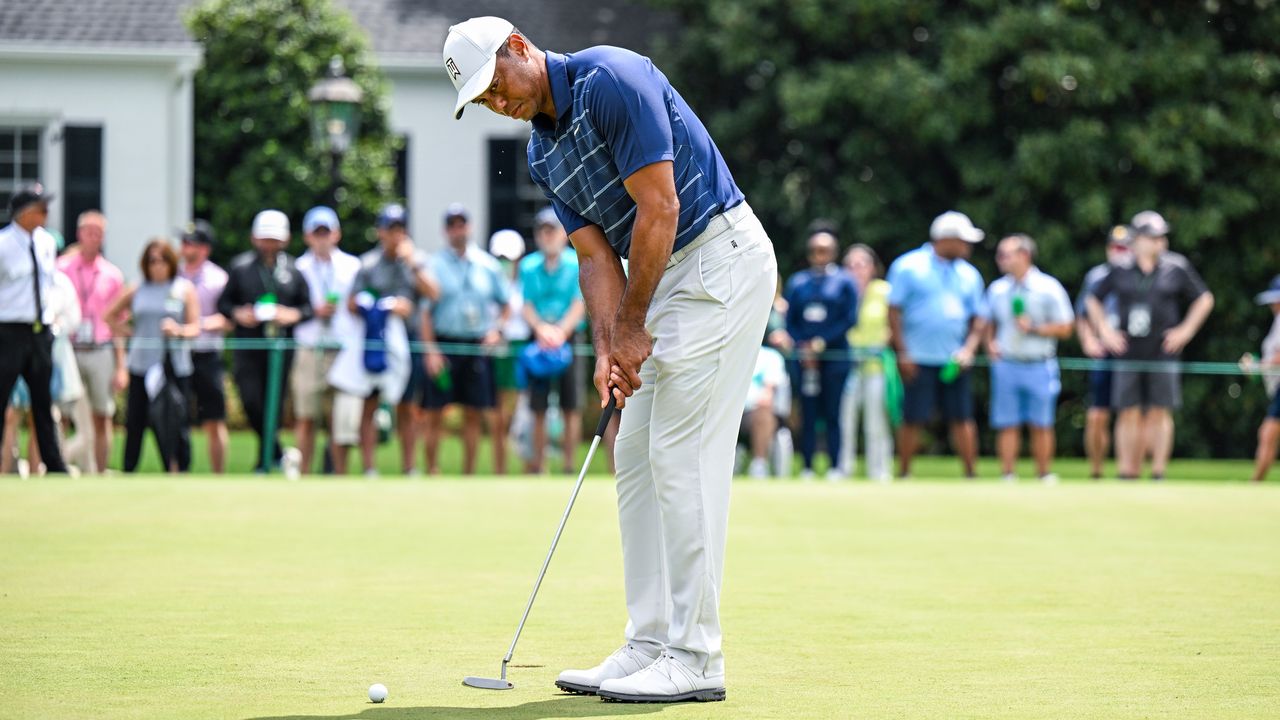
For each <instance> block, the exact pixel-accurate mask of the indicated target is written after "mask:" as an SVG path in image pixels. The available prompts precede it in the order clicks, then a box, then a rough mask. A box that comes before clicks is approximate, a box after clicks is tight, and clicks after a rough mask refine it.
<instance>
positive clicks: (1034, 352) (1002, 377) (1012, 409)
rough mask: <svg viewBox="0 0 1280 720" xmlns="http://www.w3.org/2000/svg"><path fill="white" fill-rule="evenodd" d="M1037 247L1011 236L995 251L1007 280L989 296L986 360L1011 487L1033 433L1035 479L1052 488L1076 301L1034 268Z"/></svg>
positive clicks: (1003, 461)
mask: <svg viewBox="0 0 1280 720" xmlns="http://www.w3.org/2000/svg"><path fill="white" fill-rule="evenodd" d="M1035 254H1036V242H1035V240H1032V239H1031V238H1030V237H1029V236H1027V235H1022V234H1016V235H1010V236H1008V237H1006V238H1004V239H1003V240H1001V241H1000V244H999V245H998V246H997V247H996V264H997V265H999V266H1000V269H1001V270H1002V271H1004V273H1005V275H1004V277H1001V278H1000V279H998V280H996V281H995V282H993V283H991V287H990V288H988V289H987V303H986V304H987V310H988V313H989V315H988V320H989V325H988V326H987V354H988V355H989V356H990V357H991V361H992V362H991V427H993V428H995V429H996V432H997V435H996V453H997V454H998V455H999V456H1000V470H1001V472H1002V473H1003V475H1004V479H1005V481H1006V482H1012V481H1014V480H1016V479H1017V477H1016V475H1014V464H1015V463H1016V462H1017V460H1018V454H1019V451H1020V449H1019V444H1020V442H1021V438H1020V436H1019V432H1018V428H1019V426H1020V425H1026V426H1027V432H1028V434H1030V436H1031V454H1032V455H1033V456H1034V457H1035V461H1036V473H1037V475H1038V476H1039V477H1040V480H1041V481H1042V482H1044V483H1046V484H1051V483H1054V482H1057V479H1058V478H1057V476H1056V475H1054V474H1053V473H1052V472H1050V470H1049V466H1050V463H1051V462H1053V445H1054V437H1053V422H1054V418H1055V416H1056V414H1057V413H1056V410H1057V407H1058V393H1059V392H1060V391H1061V390H1062V380H1061V378H1060V377H1059V374H1058V341H1059V340H1064V339H1066V338H1069V337H1071V327H1072V322H1073V321H1074V319H1075V315H1074V313H1073V312H1072V311H1071V298H1070V297H1068V296H1067V291H1066V289H1065V288H1063V287H1062V283H1060V282H1058V281H1057V280H1056V279H1054V278H1053V277H1051V276H1049V275H1047V274H1045V273H1043V272H1041V271H1040V268H1037V267H1036V266H1035V265H1034V264H1032V262H1033V260H1034V258H1035Z"/></svg>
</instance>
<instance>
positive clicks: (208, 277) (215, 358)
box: [178, 220, 231, 474]
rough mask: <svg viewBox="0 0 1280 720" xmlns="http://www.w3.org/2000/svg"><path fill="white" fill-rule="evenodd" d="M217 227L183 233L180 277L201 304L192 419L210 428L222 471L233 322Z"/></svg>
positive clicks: (197, 224) (212, 460) (200, 225)
mask: <svg viewBox="0 0 1280 720" xmlns="http://www.w3.org/2000/svg"><path fill="white" fill-rule="evenodd" d="M213 243H214V235H213V227H212V226H211V225H209V223H207V222H205V221H204V220H196V221H194V222H192V223H190V224H189V225H187V227H186V229H185V230H183V233H182V247H181V253H182V267H180V268H179V269H178V275H179V276H181V277H182V278H184V279H185V280H187V282H189V283H191V284H192V286H194V287H195V289H196V299H197V300H199V301H200V335H199V336H198V337H197V338H196V339H195V340H194V341H193V342H192V343H191V368H192V373H191V394H192V396H193V397H194V399H195V408H194V410H195V412H194V413H193V414H192V417H193V418H194V419H195V421H196V423H197V424H199V425H200V426H202V427H203V428H204V433H205V437H206V438H207V439H208V445H209V469H210V470H211V471H212V472H215V473H219V474H220V473H222V472H224V471H225V470H226V467H227V397H226V389H225V388H224V387H223V382H224V380H223V369H222V348H223V342H222V336H223V335H224V334H225V333H226V332H227V331H228V330H230V329H231V322H230V321H229V320H227V318H226V317H224V316H223V315H222V313H219V312H218V298H219V297H221V296H222V291H223V289H225V288H226V286H227V273H226V271H225V270H223V269H222V268H220V267H218V266H217V265H215V264H214V263H213V261H211V260H209V253H210V252H212V250H213Z"/></svg>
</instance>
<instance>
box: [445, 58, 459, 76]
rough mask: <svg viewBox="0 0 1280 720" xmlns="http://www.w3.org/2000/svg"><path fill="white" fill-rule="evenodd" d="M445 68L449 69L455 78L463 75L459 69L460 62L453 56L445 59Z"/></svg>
mask: <svg viewBox="0 0 1280 720" xmlns="http://www.w3.org/2000/svg"><path fill="white" fill-rule="evenodd" d="M444 69H445V70H448V71H449V75H450V76H452V78H453V79H454V80H457V79H458V77H459V76H461V75H462V71H461V70H459V69H458V63H456V62H454V61H453V58H449V59H448V60H445V61H444Z"/></svg>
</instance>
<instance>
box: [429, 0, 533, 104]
mask: <svg viewBox="0 0 1280 720" xmlns="http://www.w3.org/2000/svg"><path fill="white" fill-rule="evenodd" d="M515 29H516V26H515V25H512V24H511V22H510V21H509V20H503V19H502V18H500V17H493V16H485V17H475V18H471V19H470V20H467V21H465V22H460V23H458V24H457V25H454V26H452V27H450V28H449V34H448V35H447V36H446V37H445V39H444V70H445V72H446V73H448V74H449V79H450V80H452V81H453V87H454V89H456V90H457V91H458V102H457V104H456V105H455V106H454V108H453V117H454V119H458V118H461V117H462V111H463V110H465V109H466V108H467V103H469V102H471V101H472V100H475V99H476V98H477V97H479V96H480V95H481V94H482V93H484V91H485V90H487V89H488V88H489V83H491V82H493V71H494V68H496V67H497V65H498V48H500V47H502V45H503V43H505V42H506V41H507V38H509V37H511V33H512V32H513V31H514V30H515Z"/></svg>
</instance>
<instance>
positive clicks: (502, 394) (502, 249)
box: [489, 228, 533, 470]
mask: <svg viewBox="0 0 1280 720" xmlns="http://www.w3.org/2000/svg"><path fill="white" fill-rule="evenodd" d="M524 251H525V242H524V236H523V235H521V234H520V233H519V232H517V231H515V230H511V229H509V228H508V229H504V230H499V231H497V232H495V233H494V234H493V235H490V236H489V254H490V255H493V256H494V257H495V258H497V260H498V265H499V266H501V268H502V276H503V277H505V278H506V279H507V281H508V282H509V283H510V287H511V299H510V300H509V301H508V302H507V306H508V307H509V308H510V310H511V311H510V312H509V313H507V321H506V322H505V323H503V324H502V345H501V347H500V349H499V352H498V353H497V354H496V355H495V356H494V358H493V374H494V384H495V385H497V388H498V418H499V421H500V422H501V432H500V433H497V432H495V434H494V439H495V441H496V439H497V438H499V437H501V438H504V440H511V441H515V447H516V452H517V453H518V454H519V456H520V457H521V459H523V460H524V461H525V469H526V470H528V468H529V463H531V462H532V461H533V437H532V429H533V413H532V412H531V411H530V410H529V393H528V390H527V388H526V387H525V385H526V384H527V383H525V382H523V381H522V379H521V374H520V372H519V371H518V367H517V366H518V365H519V357H520V353H521V351H523V350H524V348H525V346H527V345H528V344H529V336H530V335H531V333H532V330H530V329H529V323H528V322H526V321H525V318H524V292H523V290H522V289H521V288H520V258H522V257H524ZM494 312H495V313H497V312H499V310H498V308H494ZM521 413H523V418H521V420H522V422H523V425H524V426H525V427H524V428H523V430H525V432H524V433H523V439H524V442H520V441H519V440H520V439H521V435H520V431H521V430H522V428H520V427H519V425H518V424H517V415H520V414H521Z"/></svg>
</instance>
